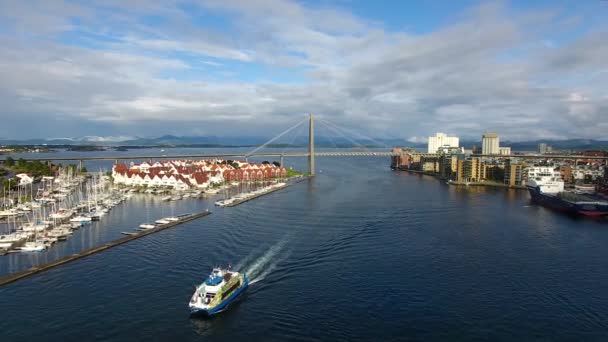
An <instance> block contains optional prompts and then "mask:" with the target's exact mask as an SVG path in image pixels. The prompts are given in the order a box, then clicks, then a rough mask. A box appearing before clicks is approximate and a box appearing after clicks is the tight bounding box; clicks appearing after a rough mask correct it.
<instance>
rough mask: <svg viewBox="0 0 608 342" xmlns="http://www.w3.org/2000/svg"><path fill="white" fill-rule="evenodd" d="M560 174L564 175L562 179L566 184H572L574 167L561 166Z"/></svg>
mask: <svg viewBox="0 0 608 342" xmlns="http://www.w3.org/2000/svg"><path fill="white" fill-rule="evenodd" d="M559 173H560V174H561V175H562V179H563V180H564V182H566V183H572V181H573V177H572V166H570V165H560V167H559Z"/></svg>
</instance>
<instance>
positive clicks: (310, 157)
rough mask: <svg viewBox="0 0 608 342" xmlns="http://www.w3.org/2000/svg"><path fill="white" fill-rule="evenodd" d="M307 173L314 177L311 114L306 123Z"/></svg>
mask: <svg viewBox="0 0 608 342" xmlns="http://www.w3.org/2000/svg"><path fill="white" fill-rule="evenodd" d="M308 172H309V173H310V175H311V176H314V175H315V122H314V117H313V115H312V113H310V119H309V121H308Z"/></svg>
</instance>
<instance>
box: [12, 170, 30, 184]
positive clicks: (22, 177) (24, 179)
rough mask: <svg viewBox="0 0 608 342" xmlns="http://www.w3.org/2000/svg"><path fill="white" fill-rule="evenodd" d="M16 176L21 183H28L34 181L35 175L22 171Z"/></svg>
mask: <svg viewBox="0 0 608 342" xmlns="http://www.w3.org/2000/svg"><path fill="white" fill-rule="evenodd" d="M15 177H17V178H19V185H27V184H32V183H33V182H34V177H32V176H30V175H28V174H27V173H20V174H18V175H15Z"/></svg>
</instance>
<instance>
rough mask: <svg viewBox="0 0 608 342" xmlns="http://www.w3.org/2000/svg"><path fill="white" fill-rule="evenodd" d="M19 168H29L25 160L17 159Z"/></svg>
mask: <svg viewBox="0 0 608 342" xmlns="http://www.w3.org/2000/svg"><path fill="white" fill-rule="evenodd" d="M17 167H19V168H24V167H27V162H26V161H25V159H23V158H19V159H17Z"/></svg>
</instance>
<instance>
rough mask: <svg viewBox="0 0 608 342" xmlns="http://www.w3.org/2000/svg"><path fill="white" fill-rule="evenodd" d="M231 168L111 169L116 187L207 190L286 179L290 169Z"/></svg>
mask: <svg viewBox="0 0 608 342" xmlns="http://www.w3.org/2000/svg"><path fill="white" fill-rule="evenodd" d="M232 165H236V166H237V168H235V167H233V166H232ZM232 165H230V164H228V163H226V162H224V161H222V160H176V161H167V162H155V163H152V162H144V163H141V164H139V165H134V164H132V165H131V166H127V165H125V164H116V165H114V167H113V168H112V177H113V179H114V182H115V183H116V184H124V185H129V186H150V187H171V188H174V189H188V188H199V189H204V188H207V187H209V186H210V185H212V184H219V183H222V182H224V181H228V182H233V181H253V180H261V179H270V178H278V177H285V176H287V169H285V168H282V167H278V166H276V165H274V164H250V163H247V162H233V164H232Z"/></svg>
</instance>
